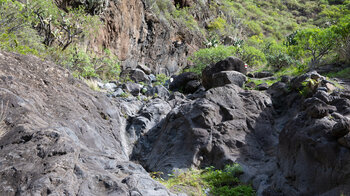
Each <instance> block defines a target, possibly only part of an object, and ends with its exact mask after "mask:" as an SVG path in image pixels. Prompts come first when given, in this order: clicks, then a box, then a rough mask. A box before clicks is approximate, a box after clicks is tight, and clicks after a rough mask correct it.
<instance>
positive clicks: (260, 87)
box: [258, 83, 269, 91]
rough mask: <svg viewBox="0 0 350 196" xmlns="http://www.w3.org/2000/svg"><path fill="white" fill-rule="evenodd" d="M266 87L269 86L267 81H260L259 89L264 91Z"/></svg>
mask: <svg viewBox="0 0 350 196" xmlns="http://www.w3.org/2000/svg"><path fill="white" fill-rule="evenodd" d="M268 88H269V85H268V84H267V83H261V84H259V85H258V90H259V91H264V90H267V89H268Z"/></svg>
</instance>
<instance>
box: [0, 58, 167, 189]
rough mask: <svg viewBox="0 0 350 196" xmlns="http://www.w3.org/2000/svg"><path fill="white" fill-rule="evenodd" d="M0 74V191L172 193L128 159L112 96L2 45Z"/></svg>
mask: <svg viewBox="0 0 350 196" xmlns="http://www.w3.org/2000/svg"><path fill="white" fill-rule="evenodd" d="M0 75H9V76H12V77H13V82H11V83H9V82H3V81H2V80H0V104H1V103H2V102H3V103H8V108H7V110H6V117H5V119H4V121H5V122H6V124H5V125H4V126H3V124H1V127H2V128H1V129H0V149H1V150H0V157H1V161H0V162H1V163H0V182H1V185H0V193H1V195H49V194H50V195H129V194H130V192H131V191H138V192H140V193H142V195H158V196H161V195H173V194H171V193H170V192H169V191H167V189H166V188H165V187H164V186H163V185H161V184H160V183H159V182H156V181H154V180H153V179H152V178H151V177H150V176H149V174H148V173H147V172H146V170H144V169H143V168H142V166H141V165H138V164H135V163H132V162H131V161H129V158H128V156H127V153H126V151H125V149H127V143H126V140H125V138H126V133H125V132H124V131H123V130H125V127H126V119H124V117H123V116H124V115H125V114H124V111H123V112H122V109H121V108H122V107H123V104H117V103H116V102H115V101H116V100H117V99H110V98H107V97H106V96H105V94H104V93H100V92H95V91H92V90H91V89H90V88H89V87H88V86H87V85H85V84H84V83H83V82H82V81H80V80H77V79H74V78H73V77H72V76H71V75H70V74H69V72H68V71H67V70H65V69H63V68H62V67H59V66H56V65H53V64H52V63H50V62H44V61H42V59H39V58H36V57H34V56H23V55H18V54H13V53H5V52H0ZM43 81H46V82H43ZM125 103H126V102H125ZM125 103H124V105H125ZM135 105H136V104H132V105H131V106H128V107H133V106H135ZM0 108H1V107H0ZM1 123H2V122H1Z"/></svg>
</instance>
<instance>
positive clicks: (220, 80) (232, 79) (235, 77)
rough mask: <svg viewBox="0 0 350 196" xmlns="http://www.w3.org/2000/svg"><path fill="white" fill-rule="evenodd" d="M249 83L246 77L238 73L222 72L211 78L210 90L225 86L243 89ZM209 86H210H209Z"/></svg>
mask: <svg viewBox="0 0 350 196" xmlns="http://www.w3.org/2000/svg"><path fill="white" fill-rule="evenodd" d="M246 81H247V78H246V76H245V75H243V74H242V73H240V72H237V71H222V72H218V73H215V74H214V75H213V76H212V77H211V84H210V85H209V86H207V87H208V88H214V87H219V86H224V85H226V84H235V85H237V86H239V87H243V84H244V83H245V82H246ZM207 85H208V84H207Z"/></svg>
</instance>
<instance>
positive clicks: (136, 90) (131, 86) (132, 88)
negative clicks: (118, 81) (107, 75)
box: [122, 82, 143, 96]
mask: <svg viewBox="0 0 350 196" xmlns="http://www.w3.org/2000/svg"><path fill="white" fill-rule="evenodd" d="M142 87H143V86H142V85H141V84H137V83H133V82H127V83H124V84H123V85H122V88H123V90H125V91H126V92H129V93H130V94H132V95H133V96H138V95H139V94H140V92H141V90H142Z"/></svg>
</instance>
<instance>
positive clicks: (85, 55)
mask: <svg viewBox="0 0 350 196" xmlns="http://www.w3.org/2000/svg"><path fill="white" fill-rule="evenodd" d="M59 58H64V59H62V61H61V65H63V66H65V67H66V68H68V69H70V70H71V71H73V75H74V76H75V77H83V78H96V77H99V78H101V79H103V80H107V79H118V77H119V74H120V65H119V62H118V58H117V57H116V56H115V55H113V54H111V53H110V52H109V51H108V50H105V52H104V54H103V55H97V54H95V53H93V52H86V51H84V50H83V49H82V48H79V47H78V46H75V47H74V48H73V47H72V48H70V49H69V51H68V52H67V53H66V54H65V55H63V56H62V57H59Z"/></svg>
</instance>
